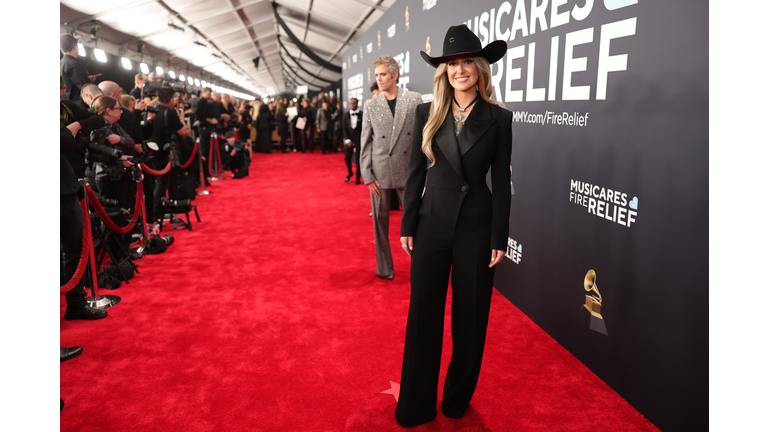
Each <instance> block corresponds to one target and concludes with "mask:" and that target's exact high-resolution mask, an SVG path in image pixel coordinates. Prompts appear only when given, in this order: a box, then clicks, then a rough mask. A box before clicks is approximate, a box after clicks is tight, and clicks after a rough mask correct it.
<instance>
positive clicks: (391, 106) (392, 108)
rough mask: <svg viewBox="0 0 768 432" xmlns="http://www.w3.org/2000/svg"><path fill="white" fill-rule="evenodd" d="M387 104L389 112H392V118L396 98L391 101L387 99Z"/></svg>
mask: <svg viewBox="0 0 768 432" xmlns="http://www.w3.org/2000/svg"><path fill="white" fill-rule="evenodd" d="M387 103H388V104H389V110H390V111H392V117H394V116H395V105H397V98H394V99H392V100H389V99H387Z"/></svg>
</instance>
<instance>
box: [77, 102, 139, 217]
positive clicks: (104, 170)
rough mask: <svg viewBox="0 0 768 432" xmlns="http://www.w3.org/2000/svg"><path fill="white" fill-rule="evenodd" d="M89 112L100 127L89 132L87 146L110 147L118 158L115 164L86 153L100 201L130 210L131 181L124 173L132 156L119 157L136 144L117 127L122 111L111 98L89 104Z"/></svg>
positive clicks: (130, 165)
mask: <svg viewBox="0 0 768 432" xmlns="http://www.w3.org/2000/svg"><path fill="white" fill-rule="evenodd" d="M93 109H94V111H95V112H96V114H97V115H99V116H101V118H102V119H103V122H104V124H103V126H102V127H101V128H99V129H96V130H95V131H93V132H91V135H90V136H91V144H92V145H93V144H96V145H105V146H108V147H112V148H114V149H115V150H118V151H119V152H118V154H120V157H119V159H117V160H115V159H114V157H110V156H106V155H104V154H102V153H100V152H94V151H90V150H89V152H88V160H89V161H90V162H93V163H94V174H95V177H96V186H97V187H98V189H99V193H100V195H101V196H102V198H107V199H114V200H117V202H118V205H119V206H120V207H123V208H131V207H133V205H132V204H133V203H131V202H130V201H131V199H130V192H131V179H130V176H126V173H127V169H128V168H130V167H132V166H133V162H131V158H133V156H131V155H126V154H123V153H125V151H126V150H133V148H134V146H135V145H136V143H135V141H134V140H133V138H131V136H130V135H128V133H126V132H125V131H124V130H123V128H122V127H120V125H119V124H118V123H117V121H118V120H120V116H121V115H122V113H123V111H122V107H121V106H120V104H119V103H118V102H117V100H116V99H115V98H113V97H111V96H102V97H100V98H98V99H97V100H96V102H94V103H93Z"/></svg>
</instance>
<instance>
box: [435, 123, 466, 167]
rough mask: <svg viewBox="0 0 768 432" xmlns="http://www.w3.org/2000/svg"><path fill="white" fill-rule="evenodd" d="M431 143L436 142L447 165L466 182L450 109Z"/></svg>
mask: <svg viewBox="0 0 768 432" xmlns="http://www.w3.org/2000/svg"><path fill="white" fill-rule="evenodd" d="M462 133H463V132H462ZM433 142H437V145H438V146H440V150H442V151H443V154H445V158H446V159H447V160H448V163H450V164H451V166H452V167H453V169H454V171H456V173H457V174H458V175H459V177H461V179H462V180H464V181H465V182H466V181H467V179H466V178H465V177H464V169H463V168H462V166H461V155H459V146H458V144H457V142H456V132H455V131H454V128H453V114H452V113H451V110H450V109H449V110H448V114H447V115H446V116H445V120H443V124H442V125H441V126H440V129H438V130H437V132H436V133H435V137H434V139H433ZM437 163H440V161H437Z"/></svg>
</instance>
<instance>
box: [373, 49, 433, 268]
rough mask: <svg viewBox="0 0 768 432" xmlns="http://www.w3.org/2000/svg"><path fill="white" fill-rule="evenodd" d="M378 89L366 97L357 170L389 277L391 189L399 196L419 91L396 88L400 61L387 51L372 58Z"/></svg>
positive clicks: (380, 258) (379, 258) (378, 254)
mask: <svg viewBox="0 0 768 432" xmlns="http://www.w3.org/2000/svg"><path fill="white" fill-rule="evenodd" d="M373 66H374V67H375V72H376V83H377V84H378V86H379V90H380V91H381V93H380V94H379V95H378V96H376V97H375V98H373V99H371V100H369V101H367V102H366V103H365V107H364V111H363V131H362V136H361V139H360V170H361V171H362V174H363V181H364V182H365V184H366V185H367V186H368V189H369V190H370V193H371V205H372V207H373V231H374V236H375V239H376V275H377V276H379V277H381V278H384V279H389V280H391V279H393V278H394V276H395V268H394V264H393V262H392V250H391V248H390V245H389V209H390V200H391V198H392V190H393V189H394V190H396V191H397V194H398V196H399V198H400V202H403V193H404V191H405V181H406V178H407V176H408V158H409V153H410V151H411V134H412V133H413V122H414V118H415V112H416V106H417V105H419V104H420V103H421V95H420V94H419V93H416V92H412V91H408V90H405V89H398V87H397V80H398V77H399V76H400V66H399V64H398V63H397V60H395V59H394V58H393V57H392V56H389V55H387V56H382V57H379V58H378V59H376V61H374V62H373Z"/></svg>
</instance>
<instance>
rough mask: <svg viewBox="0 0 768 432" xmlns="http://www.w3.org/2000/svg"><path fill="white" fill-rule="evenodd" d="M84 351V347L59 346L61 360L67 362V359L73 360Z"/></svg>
mask: <svg viewBox="0 0 768 432" xmlns="http://www.w3.org/2000/svg"><path fill="white" fill-rule="evenodd" d="M82 353H83V347H72V348H65V347H59V358H60V359H61V361H60V362H59V363H61V362H65V361H67V360H72V359H73V358H75V357H77V356H79V355H80V354H82Z"/></svg>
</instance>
